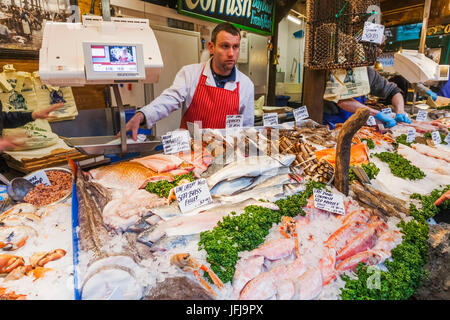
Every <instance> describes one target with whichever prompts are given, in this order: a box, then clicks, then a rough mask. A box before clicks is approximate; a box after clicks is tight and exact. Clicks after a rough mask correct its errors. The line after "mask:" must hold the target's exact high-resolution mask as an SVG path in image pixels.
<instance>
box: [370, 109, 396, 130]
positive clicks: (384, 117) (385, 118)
mask: <svg viewBox="0 0 450 320" xmlns="http://www.w3.org/2000/svg"><path fill="white" fill-rule="evenodd" d="M375 119H377V120H380V121H381V122H383V124H384V126H385V127H386V128H390V127H393V126H395V125H396V124H397V122H396V121H395V120H394V118H392V117H391V116H390V115H388V114H386V113H383V112H378V113H377V114H376V115H375Z"/></svg>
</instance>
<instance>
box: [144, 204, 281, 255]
mask: <svg viewBox="0 0 450 320" xmlns="http://www.w3.org/2000/svg"><path fill="white" fill-rule="evenodd" d="M251 205H256V206H261V207H266V208H270V209H272V210H278V209H279V208H278V206H277V205H275V204H273V203H268V202H261V201H255V200H247V201H245V202H241V203H238V204H234V205H224V206H218V207H214V208H212V209H210V210H206V211H204V212H200V213H197V214H195V215H188V216H186V215H182V216H178V217H176V218H172V219H170V220H167V221H161V222H159V223H158V224H157V225H156V226H154V227H152V228H150V229H148V230H145V231H144V232H142V233H140V234H139V235H138V241H139V242H141V243H144V244H147V245H149V246H152V245H153V243H155V242H157V241H158V240H159V239H161V238H162V237H164V236H168V237H173V236H182V235H191V234H198V233H200V232H203V231H207V230H212V229H213V228H214V227H215V226H216V225H217V223H218V222H219V221H220V220H222V219H223V217H225V216H227V215H229V214H230V213H231V212H232V211H234V212H236V214H238V215H239V214H241V213H243V212H244V209H245V207H247V206H251Z"/></svg>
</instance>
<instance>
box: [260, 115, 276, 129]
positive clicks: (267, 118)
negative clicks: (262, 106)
mask: <svg viewBox="0 0 450 320" xmlns="http://www.w3.org/2000/svg"><path fill="white" fill-rule="evenodd" d="M263 125H264V127H276V126H278V113H276V112H273V113H264V115H263Z"/></svg>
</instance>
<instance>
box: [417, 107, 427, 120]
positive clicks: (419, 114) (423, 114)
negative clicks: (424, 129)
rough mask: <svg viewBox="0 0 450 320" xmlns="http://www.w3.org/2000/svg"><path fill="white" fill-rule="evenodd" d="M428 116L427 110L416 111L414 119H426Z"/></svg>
mask: <svg viewBox="0 0 450 320" xmlns="http://www.w3.org/2000/svg"><path fill="white" fill-rule="evenodd" d="M427 118H428V112H427V111H425V110H420V109H419V111H417V116H416V121H427Z"/></svg>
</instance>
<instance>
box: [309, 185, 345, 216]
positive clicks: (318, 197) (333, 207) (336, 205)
mask: <svg viewBox="0 0 450 320" xmlns="http://www.w3.org/2000/svg"><path fill="white" fill-rule="evenodd" d="M313 193H314V207H316V208H317V209H321V210H325V211H329V212H333V213H337V214H345V207H344V199H343V197H342V196H341V195H339V194H334V193H330V192H327V191H324V190H321V189H313Z"/></svg>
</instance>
